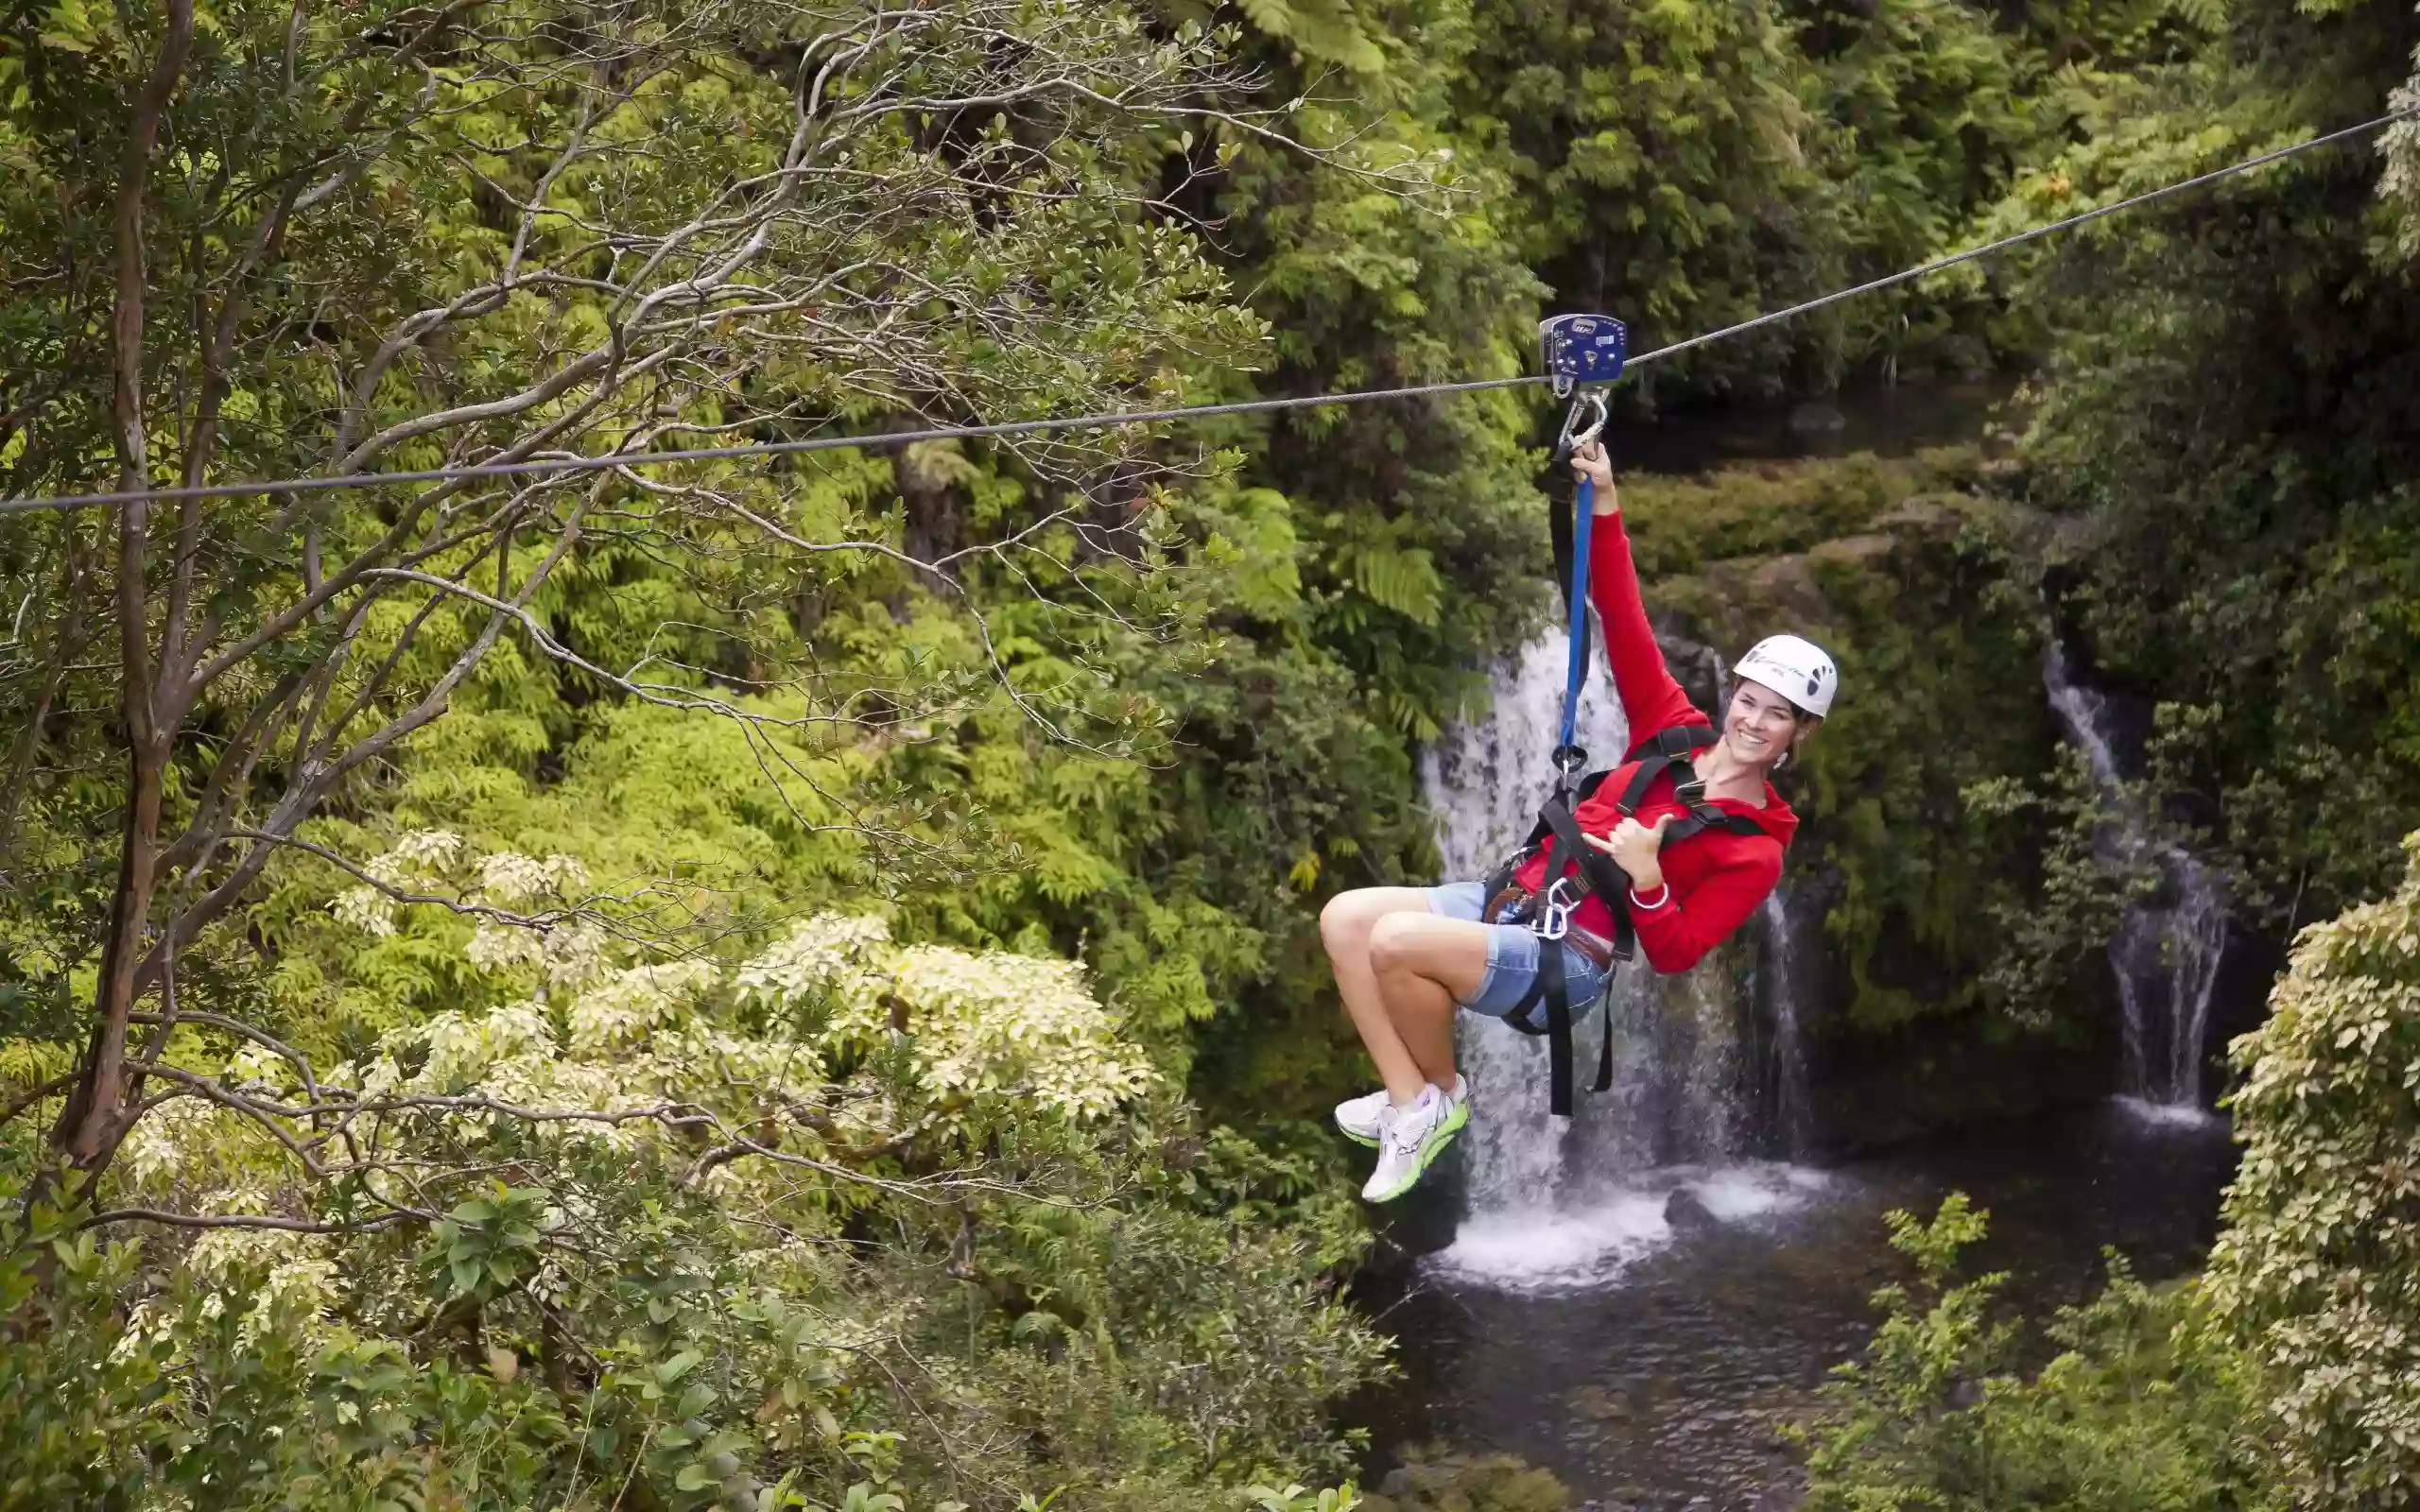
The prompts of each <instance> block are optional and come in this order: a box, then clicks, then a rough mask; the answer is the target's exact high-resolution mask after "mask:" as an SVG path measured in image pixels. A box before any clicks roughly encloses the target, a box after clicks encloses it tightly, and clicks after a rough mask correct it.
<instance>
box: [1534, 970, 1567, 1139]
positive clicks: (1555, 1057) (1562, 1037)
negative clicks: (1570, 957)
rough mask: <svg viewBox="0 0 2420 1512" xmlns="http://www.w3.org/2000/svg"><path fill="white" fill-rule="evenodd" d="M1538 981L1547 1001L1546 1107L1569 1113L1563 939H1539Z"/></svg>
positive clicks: (1561, 1114) (1557, 1114) (1559, 1113)
mask: <svg viewBox="0 0 2420 1512" xmlns="http://www.w3.org/2000/svg"><path fill="white" fill-rule="evenodd" d="M1538 943H1539V946H1540V950H1539V954H1538V985H1539V986H1540V987H1542V988H1545V989H1546V1002H1547V1112H1549V1113H1551V1114H1553V1115H1554V1116H1555V1117H1557V1118H1569V1117H1570V1116H1571V984H1570V982H1569V981H1567V980H1566V979H1565V978H1564V974H1563V941H1561V940H1559V939H1558V940H1541V941H1539V942H1538Z"/></svg>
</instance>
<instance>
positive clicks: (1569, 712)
mask: <svg viewBox="0 0 2420 1512" xmlns="http://www.w3.org/2000/svg"><path fill="white" fill-rule="evenodd" d="M1596 494H1597V489H1596V485H1594V484H1592V483H1590V482H1589V481H1588V480H1587V479H1586V478H1582V479H1581V480H1580V488H1579V490H1578V491H1577V492H1576V493H1575V494H1574V495H1573V497H1572V501H1571V599H1570V603H1569V605H1568V608H1569V609H1570V610H1571V631H1570V637H1571V655H1570V662H1569V665H1567V666H1566V667H1565V668H1564V675H1563V738H1562V739H1561V740H1559V741H1557V742H1556V750H1555V761H1556V765H1558V766H1560V765H1562V764H1563V762H1564V753H1565V752H1567V751H1576V750H1577V749H1578V748H1579V747H1577V746H1576V745H1575V744H1574V740H1575V738H1576V737H1577V735H1578V732H1579V720H1580V690H1581V688H1582V686H1584V685H1585V684H1586V683H1587V681H1588V525H1589V521H1590V519H1591V517H1593V516H1594V515H1595V514H1596V512H1597V510H1596V506H1597V498H1596ZM1582 760H1583V761H1584V760H1586V758H1585V757H1582ZM1564 775H1565V776H1566V777H1568V776H1569V775H1570V774H1569V773H1565V774H1564Z"/></svg>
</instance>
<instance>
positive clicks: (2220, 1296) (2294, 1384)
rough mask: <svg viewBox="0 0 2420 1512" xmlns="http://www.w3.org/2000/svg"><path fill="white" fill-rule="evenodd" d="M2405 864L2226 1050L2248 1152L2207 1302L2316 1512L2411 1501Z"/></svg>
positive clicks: (2411, 907) (2315, 928)
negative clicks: (2261, 1019)
mask: <svg viewBox="0 0 2420 1512" xmlns="http://www.w3.org/2000/svg"><path fill="white" fill-rule="evenodd" d="M2404 851H2405V854H2406V856H2407V858H2408V861H2407V869H2406V871H2405V874H2404V878H2403V881H2402V884H2401V885H2399V886H2398V887H2397V888H2396V889H2395V890H2394V893H2393V894H2392V895H2391V896H2389V897H2386V898H2382V899H2380V900H2378V901H2377V902H2370V903H2363V904H2360V905H2359V906H2356V907H2354V908H2351V909H2348V910H2346V911H2345V912H2344V913H2343V914H2342V915H2340V916H2339V917H2337V918H2335V919H2329V920H2327V921H2326V922H2325V923H2320V924H2313V925H2311V926H2309V927H2308V929H2306V930H2304V931H2303V933H2302V936H2301V937H2300V939H2299V940H2298V941H2297V942H2296V945H2295V947H2294V953H2293V959H2292V964H2291V967H2290V970H2289V971H2288V972H2287V974H2286V976H2285V978H2284V979H2283V980H2282V981H2280V982H2279V983H2278V985H2277V988H2276V990H2275V992H2274V993H2273V996H2272V1000H2271V1010H2272V1011H2271V1015H2270V1018H2269V1020H2268V1022H2266V1023H2264V1024H2263V1025H2261V1027H2260V1028H2259V1029H2258V1030H2256V1032H2254V1033H2252V1034H2248V1035H2245V1036H2244V1037H2242V1038H2241V1039H2239V1040H2237V1041H2236V1042H2235V1045H2234V1046H2233V1051H2232V1054H2233V1058H2234V1061H2235V1064H2236V1066H2237V1068H2238V1070H2240V1071H2242V1072H2243V1073H2244V1074H2245V1075H2244V1081H2243V1085H2242V1087H2241V1088H2240V1090H2239V1091H2238V1092H2237V1093H2236V1095H2235V1100H2234V1107H2235V1115H2236V1120H2237V1127H2238V1130H2239V1131H2240V1133H2241V1137H2242V1139H2243V1142H2244V1154H2243V1161H2242V1164H2241V1166H2240V1168H2239V1169H2238V1174H2237V1177H2236V1180H2235V1184H2234V1186H2233V1187H2232V1188H2230V1189H2229V1191H2228V1193H2227V1199H2226V1209H2225V1229H2224V1230H2223V1231H2222V1232H2221V1235H2220V1239H2219V1245H2218V1248H2217V1250H2216V1252H2215V1253H2214V1254H2213V1256H2212V1258H2211V1265H2210V1271H2211V1288H2212V1293H2213V1295H2214V1297H2216V1298H2217V1300H2218V1301H2219V1303H2220V1305H2221V1308H2222V1309H2223V1310H2224V1312H2225V1314H2226V1315H2227V1316H2228V1317H2229V1318H2230V1319H2231V1320H2232V1321H2234V1322H2235V1323H2236V1324H2237V1325H2238V1327H2240V1328H2241V1329H2242V1330H2243V1331H2244V1332H2246V1334H2247V1335H2248V1336H2249V1337H2250V1339H2251V1340H2252V1341H2253V1344H2254V1347H2255V1348H2256V1350H2257V1352H2258V1353H2259V1355H2260V1356H2261V1357H2262V1358H2263V1360H2264V1361H2265V1362H2266V1363H2267V1364H2268V1366H2270V1368H2271V1369H2272V1371H2273V1373H2274V1382H2275V1384H2274V1386H2273V1394H2272V1396H2271V1398H2270V1400H2269V1403H2268V1404H2269V1407H2270V1410H2271V1411H2273V1413H2274V1414H2275V1415H2276V1417H2277V1418H2278V1419H2279V1421H2280V1422H2281V1423H2282V1425H2283V1428H2284V1432H2283V1434H2282V1435H2281V1446H2280V1447H2281V1449H2282V1452H2283V1457H2284V1462H2285V1464H2286V1466H2287V1468H2288V1469H2289V1471H2290V1476H2291V1484H2292V1485H2293V1486H2295V1487H2296V1488H2297V1490H2298V1492H2299V1493H2300V1494H2302V1495H2303V1496H2304V1497H2305V1498H2306V1499H2307V1500H2308V1502H2309V1503H2310V1504H2313V1505H2319V1506H2326V1507H2344V1508H2366V1507H2386V1506H2401V1505H2407V1504H2409V1503H2410V1502H2411V1497H2412V1494H2413V1488H2414V1486H2420V1449H2415V1448H2414V1445H2415V1442H2416V1441H2420V1429H2416V1428H2415V1427H2414V1425H2415V1424H2420V1348H2415V1346H2414V1344H2413V1337H2414V1330H2415V1327H2420V1306H2415V1302H2414V1297H2413V1292H2412V1278H2413V1277H2414V1276H2415V1275H2420V1244H2415V1241H2414V1237H2413V1231H2412V1225H2411V1208H2412V1204H2413V1202H2414V1201H2415V1199H2420V1162H2415V1160H2414V1158H2413V1150H2414V1147H2415V1146H2414V1140H2415V1136H2420V1088H2415V1086H2414V1081H2413V1075H2412V1067H2413V1066H2414V1065H2415V1064H2420V965H2415V959H2416V958H2420V834H2415V835H2413V836H2411V837H2408V838H2407V839H2406V840H2405V842H2404Z"/></svg>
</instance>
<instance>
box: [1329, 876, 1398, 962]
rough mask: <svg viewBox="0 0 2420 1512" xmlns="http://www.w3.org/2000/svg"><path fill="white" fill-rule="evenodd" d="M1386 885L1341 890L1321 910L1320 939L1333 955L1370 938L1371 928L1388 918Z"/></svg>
mask: <svg viewBox="0 0 2420 1512" xmlns="http://www.w3.org/2000/svg"><path fill="white" fill-rule="evenodd" d="M1387 891H1388V889H1386V888H1383V887H1355V888H1353V889H1352V890H1351V891H1349V892H1340V893H1338V894H1337V895H1336V896H1335V897H1333V898H1331V899H1329V900H1328V901H1327V902H1326V904H1325V906H1323V907H1322V908H1321V909H1320V942H1321V943H1322V944H1323V945H1325V946H1326V947H1327V949H1328V954H1331V955H1333V954H1336V953H1337V951H1339V950H1340V949H1349V948H1351V947H1354V946H1356V945H1358V944H1361V943H1363V942H1364V941H1366V940H1367V939H1368V938H1369V936H1370V931H1371V929H1372V927H1373V926H1374V925H1375V924H1376V923H1377V921H1378V920H1379V919H1382V918H1384V917H1386V908H1387V904H1386V899H1385V896H1384V895H1385V893H1386V892H1387Z"/></svg>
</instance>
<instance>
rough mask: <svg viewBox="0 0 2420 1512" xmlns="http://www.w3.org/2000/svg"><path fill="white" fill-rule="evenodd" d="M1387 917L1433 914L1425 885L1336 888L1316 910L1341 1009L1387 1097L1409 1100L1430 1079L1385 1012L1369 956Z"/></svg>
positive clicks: (1449, 1067) (1449, 1064)
mask: <svg viewBox="0 0 2420 1512" xmlns="http://www.w3.org/2000/svg"><path fill="white" fill-rule="evenodd" d="M1391 917H1392V918H1409V917H1418V918H1421V919H1433V918H1435V917H1436V916H1435V915H1433V914H1431V913H1429V911H1428V894H1427V892H1426V889H1424V888H1420V887H1357V888H1355V889H1354V890H1353V891H1351V892H1340V893H1338V894H1337V895H1336V896H1335V897H1333V898H1331V899H1329V900H1328V902H1327V906H1326V907H1324V908H1322V909H1321V910H1320V941H1321V943H1322V944H1323V945H1325V946H1326V947H1327V958H1328V964H1329V965H1330V966H1331V967H1333V968H1334V969H1335V971H1336V990H1337V993H1338V995H1339V996H1340V997H1342V998H1343V999H1344V1011H1345V1012H1346V1013H1347V1014H1348V1015H1350V1016H1351V1017H1352V1020H1353V1027H1354V1028H1355V1030H1357V1032H1358V1033H1359V1034H1360V1036H1361V1043H1362V1046H1363V1048H1365V1049H1367V1050H1368V1051H1369V1052H1370V1060H1371V1062H1372V1064H1374V1065H1375V1066H1376V1067H1377V1068H1378V1079H1379V1080H1381V1081H1383V1082H1385V1083H1386V1084H1387V1094H1388V1096H1390V1097H1391V1098H1392V1099H1393V1100H1394V1101H1395V1102H1398V1103H1409V1102H1411V1101H1412V1100H1413V1099H1414V1098H1417V1097H1418V1096H1419V1095H1420V1084H1421V1083H1422V1082H1424V1081H1426V1080H1427V1079H1428V1078H1427V1076H1426V1074H1425V1073H1424V1072H1423V1071H1422V1069H1421V1062H1420V1061H1419V1060H1418V1059H1416V1058H1415V1057H1413V1056H1412V1053H1411V1051H1410V1050H1409V1048H1407V1047H1406V1046H1405V1044H1404V1039H1403V1036H1402V1035H1401V1034H1400V1033H1398V1032H1397V1031H1396V1029H1395V1025H1394V1022H1393V1020H1392V1018H1390V1017H1389V1015H1388V1012H1387V1001H1386V999H1385V997H1384V996H1382V995H1381V994H1380V992H1379V989H1378V973H1377V969H1376V968H1375V967H1374V965H1373V964H1372V963H1371V960H1370V936H1371V934H1372V932H1373V931H1374V930H1375V929H1376V927H1377V923H1378V920H1379V919H1386V918H1391ZM1449 1038H1450V1036H1449ZM1453 1085H1454V1072H1453V1057H1451V1055H1448V1056H1447V1057H1446V1068H1445V1086H1447V1087H1448V1088H1450V1087H1452V1086H1453Z"/></svg>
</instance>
